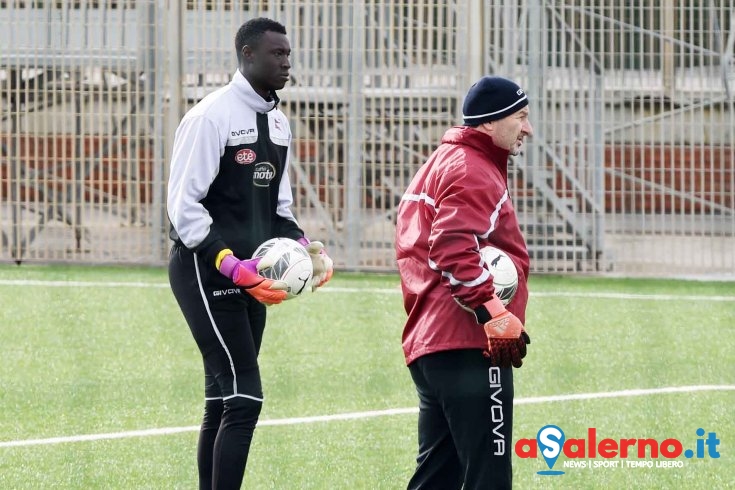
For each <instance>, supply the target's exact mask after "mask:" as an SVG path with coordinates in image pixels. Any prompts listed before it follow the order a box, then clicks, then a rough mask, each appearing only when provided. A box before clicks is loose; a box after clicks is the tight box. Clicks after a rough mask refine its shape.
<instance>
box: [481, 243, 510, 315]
mask: <svg viewBox="0 0 735 490" xmlns="http://www.w3.org/2000/svg"><path fill="white" fill-rule="evenodd" d="M480 255H481V256H482V260H483V261H484V262H485V266H486V267H487V268H488V269H489V270H490V274H492V275H493V285H494V286H495V294H496V295H497V296H498V298H499V299H500V301H502V303H503V305H507V304H508V303H510V301H511V300H512V299H513V296H515V294H516V290H517V289H518V270H517V269H516V266H515V264H514V263H513V260H511V258H510V257H508V254H506V253H505V252H503V251H502V250H500V249H499V248H495V247H491V246H490V245H488V246H486V247H482V248H481V249H480Z"/></svg>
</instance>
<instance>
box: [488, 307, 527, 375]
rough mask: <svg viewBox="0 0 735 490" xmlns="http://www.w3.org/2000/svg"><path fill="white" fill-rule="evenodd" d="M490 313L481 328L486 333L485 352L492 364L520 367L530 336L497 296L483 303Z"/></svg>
mask: <svg viewBox="0 0 735 490" xmlns="http://www.w3.org/2000/svg"><path fill="white" fill-rule="evenodd" d="M483 306H484V307H485V309H486V310H487V312H488V313H489V314H490V320H488V321H487V322H485V324H484V325H483V328H484V329H485V335H487V353H486V355H487V356H488V357H489V358H490V362H491V363H492V365H493V366H500V367H510V366H513V367H517V368H519V367H521V366H522V365H523V358H524V357H526V345H528V344H530V343H531V338H530V337H529V336H528V334H527V333H526V331H525V330H524V328H523V324H522V323H521V321H520V320H519V319H518V317H516V316H515V315H514V314H513V313H511V312H509V311H508V310H506V309H505V307H504V306H503V303H502V302H501V301H500V299H499V298H498V297H497V296H493V297H492V299H491V300H490V301H488V302H487V303H485V304H484V305H483Z"/></svg>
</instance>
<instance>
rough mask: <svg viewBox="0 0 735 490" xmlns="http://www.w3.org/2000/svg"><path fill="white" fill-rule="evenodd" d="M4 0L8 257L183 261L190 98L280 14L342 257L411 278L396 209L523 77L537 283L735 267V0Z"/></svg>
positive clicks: (298, 111)
mask: <svg viewBox="0 0 735 490" xmlns="http://www.w3.org/2000/svg"><path fill="white" fill-rule="evenodd" d="M640 3H646V4H649V3H651V4H655V6H651V5H639V6H631V5H630V2H627V1H624V0H608V1H604V2H602V1H599V0H576V1H575V0H572V1H564V2H549V1H546V0H529V1H521V0H510V1H508V0H506V1H502V2H501V1H494V0H493V1H489V0H486V1H482V2H481V1H473V0H449V1H445V2H433V1H428V0H416V1H407V0H404V1H399V0H383V1H378V0H351V1H338V0H333V1H326V0H321V1H319V0H301V1H298V0H290V1H287V0H280V1H278V0H261V1H255V0H252V1H246V0H188V1H185V2H184V1H182V2H179V1H161V0H159V1H155V0H147V1H146V0H143V1H141V0H118V1H113V0H107V1H105V0H98V1H91V0H75V1H72V0H56V1H0V109H1V115H2V119H1V121H0V151H1V153H0V163H1V164H2V170H1V173H0V179H1V180H0V197H1V198H2V199H1V201H0V223H1V224H2V242H1V243H0V260H3V261H36V262H52V261H73V262H80V263H81V262H84V263H150V264H162V263H164V262H165V260H166V255H167V250H168V247H169V243H168V241H167V238H166V236H167V234H166V227H167V226H168V222H167V219H166V212H165V204H164V203H165V186H166V176H167V169H168V155H169V153H170V149H171V142H172V137H173V132H174V130H175V128H176V125H177V124H178V120H179V118H180V117H181V115H182V114H183V113H184V111H185V110H186V109H188V108H189V107H191V106H192V105H193V104H194V103H195V102H196V101H198V100H199V99H201V97H203V96H204V95H205V94H206V93H208V92H210V91H212V90H214V89H215V88H217V87H219V86H220V85H222V84H224V83H227V81H228V80H229V78H230V77H231V75H232V73H233V72H234V70H235V69H236V57H235V52H234V33H235V31H236V30H237V28H238V27H239V25H240V24H241V23H242V22H243V21H245V20H246V19H248V18H251V17H253V16H258V15H265V16H269V17H272V18H274V19H277V20H279V21H280V22H282V23H283V24H284V25H285V26H286V28H287V30H288V36H289V39H290V41H291V44H292V48H293V54H292V64H293V69H292V73H293V79H292V81H291V83H290V84H289V85H288V86H287V87H286V88H285V89H284V90H283V91H282V93H281V98H282V103H283V106H282V107H283V110H284V112H286V114H287V115H288V116H289V118H290V120H291V125H292V130H293V133H294V148H293V149H294V151H293V161H292V168H293V175H292V182H293V185H294V196H295V211H296V213H297V217H298V218H299V221H300V222H301V224H302V226H303V227H304V228H305V230H306V231H307V233H308V234H309V235H311V236H313V237H318V238H320V239H323V240H325V241H326V242H327V243H328V246H329V248H330V250H331V253H332V255H334V256H335V258H336V262H337V265H338V267H341V268H346V269H359V270H394V260H393V248H392V244H393V231H394V224H393V220H394V212H395V208H396V206H397V203H398V201H399V199H400V196H401V194H402V192H403V189H404V188H405V186H406V185H407V183H408V181H409V179H410V178H411V176H412V175H413V174H414V173H415V171H416V170H417V169H418V167H419V166H420V165H421V164H422V163H423V161H424V160H425V159H426V157H427V156H428V154H429V153H430V152H431V151H432V150H433V148H434V147H435V146H436V144H437V143H438V141H439V139H440V137H441V135H442V133H443V132H444V130H445V129H446V128H447V127H449V126H451V125H452V124H456V123H457V122H458V121H460V117H459V116H460V108H461V102H462V97H463V95H464V93H465V91H466V89H467V88H468V87H469V85H470V84H471V83H472V82H473V81H474V80H476V79H477V78H479V77H480V76H482V75H485V74H500V75H504V76H508V77H511V78H514V79H517V80H518V81H519V82H520V83H521V85H522V86H524V88H525V89H526V91H527V93H528V94H529V96H530V100H531V117H532V121H533V122H534V124H535V127H536V136H535V138H534V139H533V141H532V142H530V144H529V145H528V146H527V148H526V151H525V153H524V154H523V155H521V156H520V157H517V158H514V160H513V162H512V169H513V171H512V172H511V175H510V184H509V187H510V191H511V195H512V196H513V199H514V202H515V205H516V208H517V209H518V211H519V215H520V219H521V223H522V226H523V228H524V232H525V234H526V237H527V240H528V244H529V249H530V251H531V255H532V258H533V261H532V267H533V269H534V270H535V271H537V272H612V273H619V274H623V275H637V274H646V275H663V276H667V275H668V276H671V275H676V276H681V275H696V276H703V275H722V276H727V277H732V276H735V155H734V153H733V148H735V111H734V110H733V109H734V107H733V104H734V103H735V94H734V93H733V91H735V64H734V61H733V56H734V51H735V9H733V0H723V1H719V2H715V1H705V0H698V1H694V0H681V1H677V2H674V1H673V0H664V1H662V2H640Z"/></svg>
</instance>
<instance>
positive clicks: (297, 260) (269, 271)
mask: <svg viewBox="0 0 735 490" xmlns="http://www.w3.org/2000/svg"><path fill="white" fill-rule="evenodd" d="M256 257H262V259H261V260H268V261H269V262H271V263H272V264H273V265H272V266H270V267H265V268H263V269H261V270H260V275H261V276H263V277H267V278H268V279H273V280H277V281H283V282H285V283H286V284H287V285H288V290H287V291H286V293H287V296H286V299H293V298H296V297H298V296H300V295H301V294H302V293H303V292H304V291H311V278H312V276H313V275H314V270H313V268H312V265H311V257H309V252H307V251H306V249H305V248H304V246H303V245H301V244H300V243H299V242H297V241H296V240H292V239H290V238H283V237H279V238H271V239H270V240H266V241H265V242H263V243H262V244H261V245H260V246H259V247H258V248H257V250H255V253H254V254H253V258H256Z"/></svg>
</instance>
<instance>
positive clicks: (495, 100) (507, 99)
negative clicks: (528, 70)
mask: <svg viewBox="0 0 735 490" xmlns="http://www.w3.org/2000/svg"><path fill="white" fill-rule="evenodd" d="M527 105H528V98H527V97H526V93H525V92H524V91H523V89H522V88H521V87H519V86H518V85H517V84H516V83H515V82H512V81H511V80H508V79H507V78H503V77H483V78H481V79H480V80H479V81H478V82H477V83H475V84H474V85H473V86H472V87H470V89H469V91H468V92H467V96H466V97H465V99H464V104H462V119H464V124H465V126H479V125H480V124H483V123H486V122H490V121H497V120H498V119H503V118H504V117H506V116H510V115H511V114H513V113H514V112H517V111H519V110H521V109H523V108H524V107H526V106H527Z"/></svg>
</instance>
